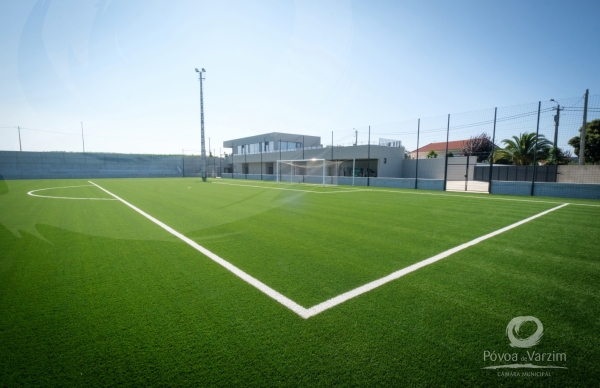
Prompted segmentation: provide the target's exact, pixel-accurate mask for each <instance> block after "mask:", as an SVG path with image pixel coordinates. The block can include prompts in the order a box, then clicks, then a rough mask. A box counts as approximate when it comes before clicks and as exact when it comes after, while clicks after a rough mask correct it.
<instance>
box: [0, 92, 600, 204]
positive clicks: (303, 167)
mask: <svg viewBox="0 0 600 388" xmlns="http://www.w3.org/2000/svg"><path fill="white" fill-rule="evenodd" d="M584 123H586V125H585V131H583V132H582V131H581V130H582V128H584V125H583V124H584ZM9 129H10V128H9ZM16 129H17V132H16V133H18V132H19V131H20V130H21V128H20V127H17V128H16ZM582 136H583V137H585V140H584V141H582V139H581V138H582ZM80 140H81V142H82V144H81V146H82V148H83V147H84V143H83V138H81V139H80ZM209 143H210V142H209ZM209 148H210V147H209ZM223 148H224V151H225V152H227V153H228V154H225V152H223V153H222V152H221V151H222V150H221V149H220V148H219V149H218V154H217V149H214V150H213V149H209V150H208V151H207V158H206V175H207V176H208V177H214V178H217V177H222V178H233V179H257V180H270V181H286V180H289V182H303V183H310V182H323V179H322V178H323V175H324V176H325V177H327V178H326V179H325V180H324V181H325V182H326V183H329V184H344V185H345V184H348V185H360V186H378V187H397V188H410V189H430V190H447V191H467V192H482V193H493V194H513V195H540V196H558V197H574V198H595V199H600V96H598V95H596V96H588V95H587V92H586V94H585V95H584V96H580V97H576V98H565V99H558V100H550V101H545V102H537V103H531V104H523V105H518V106H510V107H500V108H492V109H486V110H481V111H475V112H466V113H458V114H449V115H443V116H437V117H426V118H421V119H415V120H410V121H404V122H397V123H390V124H380V125H373V126H357V127H355V128H348V129H345V130H337V131H332V132H331V133H330V134H325V135H324V136H321V137H319V136H309V135H297V134H287V133H268V134H263V135H256V136H251V137H247V138H243V139H237V140H230V141H226V142H225V143H224V144H223ZM230 150H231V152H229V151H230ZM582 155H585V156H584V157H582ZM15 158H16V159H18V157H17V156H15V155H10V156H6V160H7V162H6V163H5V164H6V166H9V165H10V166H13V164H14V163H13V161H12V160H13V159H15ZM311 160H325V163H324V165H325V168H324V169H323V168H321V169H316V168H309V163H310V162H309V161H311ZM281 161H288V163H283V164H282V163H281ZM0 162H1V160H0ZM10 163H13V164H10ZM170 163H171V162H170ZM173 163H174V162H173ZM0 164H1V163H0ZM176 164H177V166H175V167H174V168H176V169H177V171H179V172H180V173H181V176H183V177H193V176H201V175H202V168H203V165H202V159H201V157H200V151H199V150H182V154H181V163H179V162H177V163H176ZM0 167H2V166H0ZM11 168H13V169H14V168H17V169H18V166H17V167H14V166H13V167H11ZM288 170H289V171H288ZM314 171H318V173H317V172H314ZM281 174H283V175H285V179H283V178H282V176H281ZM278 178H279V179H278Z"/></svg>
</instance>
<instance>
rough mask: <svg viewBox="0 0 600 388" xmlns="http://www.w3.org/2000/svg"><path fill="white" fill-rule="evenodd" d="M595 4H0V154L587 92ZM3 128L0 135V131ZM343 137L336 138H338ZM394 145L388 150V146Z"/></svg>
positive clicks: (596, 34)
mask: <svg viewBox="0 0 600 388" xmlns="http://www.w3.org/2000/svg"><path fill="white" fill-rule="evenodd" d="M599 14H600V2H599V1H571V2H564V1H560V2H559V1H494V2H492V1H452V2H450V1H411V2H403V1H286V0H272V1H211V2H208V1H183V0H179V1H177V0H172V1H168V2H167V1H153V0H130V1H123V2H118V1H104V0H101V1H98V0H94V1H85V0H77V1H75V0H72V1H69V0H65V1H48V0H46V1H42V0H40V1H28V0H19V1H11V0H6V1H3V2H1V3H0V90H1V92H0V127H3V128H0V149H2V150H18V149H19V141H18V137H17V131H16V129H14V128H11V127H16V126H21V127H25V128H33V129H38V130H44V131H55V132H63V133H65V134H56V133H49V132H40V131H32V130H23V131H22V141H23V149H24V150H30V151H50V150H65V151H80V150H81V137H80V132H79V131H80V122H83V126H84V131H85V134H86V151H100V152H128V153H135V152H143V153H179V152H181V149H182V148H185V149H188V150H198V149H199V147H200V130H199V126H200V124H199V122H200V119H199V85H198V80H197V74H196V73H195V72H194V68H195V67H204V68H205V69H206V71H207V72H206V81H205V83H204V87H205V88H204V95H205V99H204V102H205V125H206V133H207V137H210V138H211V146H212V148H213V149H216V150H217V152H218V147H220V146H222V142H223V141H224V140H228V139H233V138H238V137H244V136H249V135H255V134H259V133H266V132H288V133H301V134H307V135H317V136H322V137H323V143H326V144H327V143H328V142H329V140H328V139H330V136H331V131H336V132H337V131H339V132H340V133H347V131H351V130H352V128H355V127H356V128H363V129H364V128H365V126H367V125H377V124H384V123H395V122H401V121H406V120H410V119H416V118H419V117H431V116H437V115H443V114H446V113H455V112H466V111H476V110H481V109H487V108H493V107H495V106H508V105H516V104H520V103H530V102H535V101H538V100H543V101H547V100H549V99H550V98H555V99H560V98H566V97H577V96H580V95H582V94H583V93H584V92H585V89H586V88H589V89H590V93H591V94H598V93H600V50H599V49H598V47H600V29H599V28H598V27H597V17H598V15H599ZM4 127H8V128H4ZM344 131H346V132H344ZM399 140H402V139H399Z"/></svg>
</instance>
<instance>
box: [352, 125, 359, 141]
mask: <svg viewBox="0 0 600 388" xmlns="http://www.w3.org/2000/svg"><path fill="white" fill-rule="evenodd" d="M352 129H354V145H358V131H357V130H356V128H352Z"/></svg>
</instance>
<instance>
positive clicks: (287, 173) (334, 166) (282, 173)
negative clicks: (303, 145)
mask: <svg viewBox="0 0 600 388" xmlns="http://www.w3.org/2000/svg"><path fill="white" fill-rule="evenodd" d="M353 165H354V160H353V159H349V160H325V159H298V160H278V161H277V169H276V172H275V173H276V175H277V179H276V180H277V183H279V182H285V183H312V184H320V185H337V184H338V181H339V178H340V177H344V176H346V177H350V176H351V171H352V170H353Z"/></svg>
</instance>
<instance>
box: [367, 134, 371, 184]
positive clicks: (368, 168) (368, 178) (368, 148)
mask: <svg viewBox="0 0 600 388" xmlns="http://www.w3.org/2000/svg"><path fill="white" fill-rule="evenodd" d="M370 169H371V126H370V125H369V143H368V144H367V186H370V185H371V171H369V170H370Z"/></svg>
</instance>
